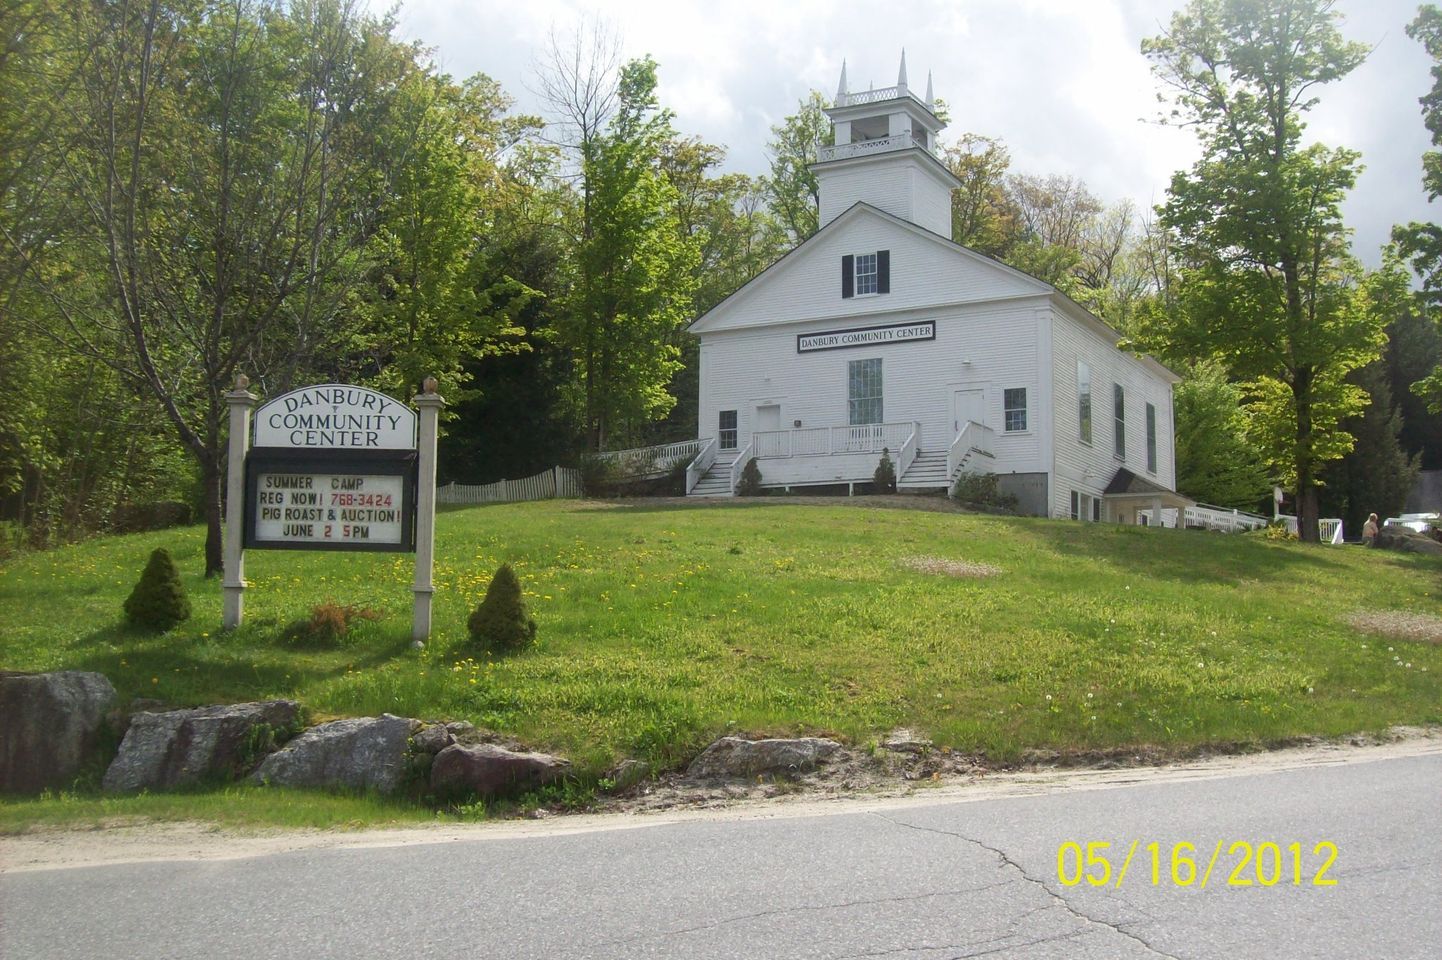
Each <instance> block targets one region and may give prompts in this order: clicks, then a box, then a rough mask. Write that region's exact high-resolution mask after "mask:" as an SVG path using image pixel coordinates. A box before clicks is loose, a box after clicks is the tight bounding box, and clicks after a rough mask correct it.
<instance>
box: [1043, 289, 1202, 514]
mask: <svg viewBox="0 0 1442 960" xmlns="http://www.w3.org/2000/svg"><path fill="white" fill-rule="evenodd" d="M1052 343H1053V366H1052V384H1053V387H1052V389H1053V392H1054V394H1055V398H1056V400H1055V404H1054V408H1053V409H1054V410H1055V414H1056V428H1055V430H1056V441H1055V449H1056V464H1055V471H1054V473H1055V480H1054V482H1053V483H1052V489H1051V505H1052V515H1053V516H1057V517H1066V516H1070V514H1071V491H1073V490H1076V491H1078V492H1081V493H1087V494H1090V495H1092V496H1096V497H1099V496H1101V495H1102V491H1103V490H1104V489H1106V486H1107V484H1108V483H1110V482H1111V479H1112V477H1113V476H1114V475H1115V474H1116V472H1117V469H1118V468H1120V467H1126V468H1127V469H1128V470H1130V471H1131V472H1132V473H1135V474H1136V475H1137V476H1139V477H1144V478H1146V479H1147V480H1150V481H1152V482H1153V483H1157V484H1159V485H1161V486H1163V487H1166V488H1167V489H1169V490H1175V489H1176V461H1175V456H1174V454H1175V434H1174V426H1173V424H1174V421H1173V416H1172V385H1171V383H1169V382H1168V381H1167V380H1165V379H1163V378H1162V377H1161V376H1159V375H1158V374H1157V373H1156V372H1154V371H1153V370H1151V369H1149V368H1148V367H1147V366H1146V365H1144V364H1143V363H1142V361H1141V360H1140V359H1138V358H1137V357H1134V356H1132V355H1130V354H1128V353H1125V352H1123V351H1121V350H1118V349H1117V348H1116V347H1115V346H1113V345H1112V344H1111V342H1110V341H1109V340H1108V339H1105V338H1104V336H1103V335H1102V334H1101V333H1099V332H1097V331H1096V330H1093V329H1091V328H1090V327H1089V326H1087V325H1085V324H1083V323H1082V322H1080V321H1078V320H1076V319H1075V318H1073V317H1070V316H1067V315H1066V314H1064V313H1062V312H1061V311H1059V310H1058V311H1054V312H1053V314H1052ZM1078 360H1082V361H1084V362H1085V363H1086V364H1087V365H1088V367H1090V370H1091V396H1092V440H1091V444H1090V445H1088V444H1086V443H1084V442H1082V440H1081V425H1080V412H1079V409H1078V402H1077V361H1078ZM1117 383H1120V384H1121V385H1122V388H1123V391H1124V395H1125V397H1124V399H1125V408H1126V418H1125V436H1126V451H1125V457H1124V458H1123V457H1118V456H1117V451H1116V443H1115V439H1114V429H1113V428H1114V421H1113V406H1112V396H1113V395H1112V385H1113V384H1117ZM1148 403H1151V404H1152V405H1154V406H1155V407H1156V416H1157V434H1156V436H1157V469H1156V471H1155V472H1152V471H1149V470H1148V469H1147V423H1146V404H1148Z"/></svg>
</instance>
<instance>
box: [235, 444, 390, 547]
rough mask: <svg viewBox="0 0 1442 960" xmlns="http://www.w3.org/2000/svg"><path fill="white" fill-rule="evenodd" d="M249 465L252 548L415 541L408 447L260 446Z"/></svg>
mask: <svg viewBox="0 0 1442 960" xmlns="http://www.w3.org/2000/svg"><path fill="white" fill-rule="evenodd" d="M247 466H248V469H247V471H246V497H245V502H246V508H247V511H246V513H247V522H246V525H245V545H246V547H247V548H252V549H274V550H396V551H409V550H414V549H415V509H414V506H415V456H414V454H413V453H411V452H410V451H402V452H400V454H399V455H397V454H396V453H391V454H389V455H386V454H381V455H375V454H361V455H355V454H354V453H351V452H349V451H347V452H345V453H341V454H340V455H339V456H337V455H335V454H331V455H329V456H326V457H324V458H323V459H317V458H315V456H314V455H313V454H312V455H304V454H302V455H299V456H298V455H297V454H296V453H295V452H293V451H289V450H286V451H281V450H276V449H270V450H260V449H257V450H254V451H252V452H251V455H250V463H249V464H248V465H247Z"/></svg>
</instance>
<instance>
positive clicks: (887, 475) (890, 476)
mask: <svg viewBox="0 0 1442 960" xmlns="http://www.w3.org/2000/svg"><path fill="white" fill-rule="evenodd" d="M871 486H872V489H874V490H875V491H876V492H877V493H895V492H896V464H894V463H892V462H891V451H890V450H888V449H886V448H885V447H882V448H881V462H879V463H878V464H877V465H876V472H875V473H873V474H872V475H871Z"/></svg>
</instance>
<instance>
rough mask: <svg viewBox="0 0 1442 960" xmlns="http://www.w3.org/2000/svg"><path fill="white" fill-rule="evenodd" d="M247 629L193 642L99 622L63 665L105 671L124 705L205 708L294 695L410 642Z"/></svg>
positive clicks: (391, 656) (389, 657)
mask: <svg viewBox="0 0 1442 960" xmlns="http://www.w3.org/2000/svg"><path fill="white" fill-rule="evenodd" d="M247 633H248V635H246V634H232V635H227V636H223V637H220V638H218V639H210V640H204V641H199V642H197V641H196V640H195V639H194V637H192V636H179V635H175V634H155V633H151V632H146V631H141V630H135V629H133V628H128V627H125V626H119V625H116V626H109V627H102V628H101V629H99V630H96V631H94V632H92V633H90V634H88V635H86V636H83V637H81V638H78V639H77V640H76V642H75V647H76V648H77V649H78V652H79V654H80V655H79V656H78V657H77V658H76V659H74V660H71V661H69V662H68V663H67V668H68V669H72V670H94V671H96V672H98V673H102V674H104V675H105V676H106V677H108V678H109V679H110V681H111V683H112V684H114V686H115V690H116V693H117V694H118V702H119V703H120V704H122V705H124V704H126V703H128V702H129V701H130V700H131V699H132V698H135V697H147V698H155V699H159V700H163V701H164V702H166V703H169V704H174V705H176V706H177V707H183V706H203V705H208V704H213V703H239V702H245V701H250V700H257V699H265V698H271V697H295V696H298V695H299V693H300V691H302V690H305V689H306V688H308V687H310V686H312V685H313V684H316V683H319V682H321V681H325V680H329V679H332V678H334V677H339V676H342V675H344V674H345V673H346V671H348V670H356V671H361V670H366V669H370V668H374V667H378V666H380V665H382V664H384V663H387V662H390V661H393V660H395V659H397V658H399V657H402V656H404V655H406V654H407V653H408V652H409V647H410V642H409V640H408V638H407V637H405V636H404V635H399V634H398V635H395V636H389V637H387V636H373V637H371V638H368V639H369V642H366V641H361V642H356V643H353V644H337V645H335V646H331V647H327V648H323V649H322V648H317V647H304V648H302V647H299V646H296V645H292V644H289V643H287V642H286V641H285V640H284V639H282V638H281V637H279V636H265V635H257V634H256V633H254V632H252V631H247Z"/></svg>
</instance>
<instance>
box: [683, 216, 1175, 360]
mask: <svg viewBox="0 0 1442 960" xmlns="http://www.w3.org/2000/svg"><path fill="white" fill-rule="evenodd" d="M868 213H869V214H874V215H875V216H877V217H880V218H881V219H883V220H885V221H887V222H889V223H891V224H892V225H894V226H897V227H900V228H903V229H905V230H908V231H910V232H911V233H913V234H915V235H916V236H919V237H923V238H925V239H926V240H928V241H930V242H932V243H935V244H936V245H938V246H939V247H943V248H945V249H947V250H949V251H952V252H954V253H956V254H960V255H961V256H963V257H965V258H967V259H969V260H971V261H972V262H974V263H977V264H981V265H983V266H985V267H987V268H990V269H992V270H996V271H998V272H1001V273H1004V274H1006V275H1008V276H1010V277H1011V278H1012V279H1014V280H1017V281H1019V282H1021V283H1023V284H1025V285H1027V286H1029V287H1031V288H1032V289H1034V290H1035V291H1036V293H1037V294H1050V295H1051V296H1052V297H1053V298H1054V299H1055V301H1056V302H1057V303H1058V304H1059V305H1060V306H1061V307H1062V309H1063V310H1065V311H1066V312H1067V314H1068V315H1070V316H1072V317H1074V318H1076V319H1078V320H1080V321H1082V322H1083V323H1085V324H1086V325H1087V326H1089V327H1091V328H1092V329H1093V330H1094V331H1095V332H1096V333H1098V334H1100V335H1102V336H1104V337H1106V338H1107V339H1109V340H1110V341H1111V342H1112V344H1113V345H1116V344H1117V343H1118V342H1119V341H1120V340H1121V339H1122V336H1121V334H1119V333H1118V332H1117V331H1116V330H1114V329H1112V328H1111V327H1110V326H1109V325H1107V323H1106V322H1105V321H1103V320H1102V319H1100V318H1099V317H1097V316H1096V315H1095V314H1093V313H1092V312H1091V311H1090V310H1088V309H1086V308H1085V307H1083V306H1082V305H1081V304H1079V303H1077V302H1076V301H1075V300H1073V299H1072V298H1071V297H1069V296H1067V295H1066V294H1064V293H1062V292H1061V291H1060V290H1058V289H1057V288H1056V287H1054V286H1052V285H1051V284H1049V283H1047V282H1046V281H1044V280H1038V279H1037V278H1036V277H1033V276H1032V275H1031V274H1029V273H1026V272H1024V271H1022V270H1018V269H1016V268H1015V267H1012V266H1008V265H1007V264H1005V263H1002V262H1001V261H1000V260H997V259H995V258H994V257H989V256H987V255H986V254H984V253H979V252H977V251H976V250H973V249H971V248H970V247H968V246H965V245H963V244H960V243H957V242H956V241H955V240H952V239H951V238H950V237H943V236H941V235H940V234H937V233H932V232H931V231H930V230H927V229H926V228H925V227H922V226H918V225H917V224H914V223H912V222H911V221H910V220H906V219H904V218H902V217H898V216H896V215H895V214H893V213H888V212H887V211H885V210H882V209H881V208H880V207H876V206H873V205H872V204H869V203H867V202H866V201H864V200H858V201H857V202H856V203H854V204H852V205H851V206H850V207H847V208H846V210H844V211H842V213H841V214H840V215H839V216H837V217H836V218H834V219H833V220H832V221H831V222H830V223H828V224H827V225H826V226H824V227H822V228H821V229H820V230H817V231H816V232H815V233H813V234H812V235H811V236H809V237H807V238H806V239H805V240H803V241H802V242H801V243H799V244H797V245H796V246H795V247H792V248H791V249H790V250H789V251H787V252H786V253H785V254H783V255H782V256H781V257H780V258H779V259H777V260H776V261H775V262H774V263H772V264H771V265H770V266H768V267H767V268H766V269H765V270H762V271H761V272H760V273H758V274H756V276H754V277H752V278H751V279H750V280H748V281H746V283H744V284H742V285H741V286H740V287H738V288H737V289H736V290H735V291H733V292H732V293H731V294H730V295H729V296H727V297H726V298H725V299H724V300H722V301H721V302H720V303H717V304H715V305H714V306H713V307H711V309H710V310H707V311H706V312H705V313H703V314H702V315H701V316H699V317H697V318H696V319H695V320H693V321H691V323H690V324H689V325H688V326H687V329H688V330H694V329H695V328H697V327H698V326H701V325H702V324H703V323H704V322H705V321H706V320H707V319H709V318H710V317H712V316H713V315H715V314H716V313H717V312H718V311H720V310H722V309H723V308H725V307H727V306H729V305H730V304H732V303H733V302H734V301H736V300H737V299H738V298H741V297H744V296H747V295H749V294H750V292H752V291H754V290H756V289H757V288H759V287H760V286H763V285H764V284H766V283H767V282H769V281H770V279H771V278H773V277H775V276H776V275H777V274H779V273H781V272H783V271H785V269H786V268H787V267H788V266H789V265H790V264H793V263H795V262H796V261H797V260H799V259H800V257H799V254H801V252H802V251H803V250H806V249H808V248H809V247H811V246H812V245H814V244H816V243H817V242H818V241H819V240H821V239H822V238H823V237H826V236H829V235H830V234H831V233H833V232H835V231H837V230H840V229H841V228H842V227H843V226H844V225H845V224H846V223H849V222H851V221H852V220H855V219H856V218H857V217H859V216H862V215H864V214H868ZM1136 356H1137V359H1139V360H1140V361H1141V362H1142V363H1144V364H1146V365H1147V366H1148V367H1149V368H1151V369H1152V371H1153V372H1154V373H1156V374H1158V375H1159V376H1161V377H1163V378H1164V379H1166V380H1167V381H1169V382H1171V383H1179V382H1180V381H1181V377H1179V376H1177V375H1176V373H1174V372H1173V371H1172V370H1170V369H1168V368H1167V367H1165V366H1163V365H1162V364H1161V363H1159V362H1158V361H1157V360H1156V359H1155V358H1153V357H1150V356H1147V355H1145V354H1137V355H1136Z"/></svg>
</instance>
